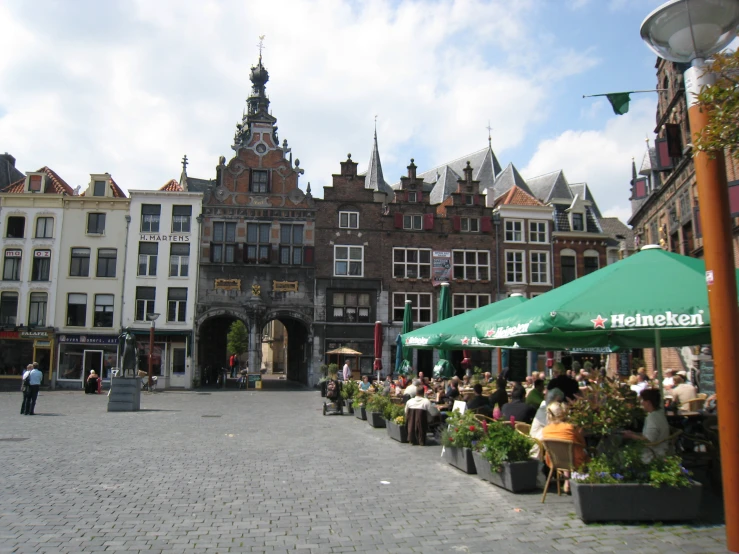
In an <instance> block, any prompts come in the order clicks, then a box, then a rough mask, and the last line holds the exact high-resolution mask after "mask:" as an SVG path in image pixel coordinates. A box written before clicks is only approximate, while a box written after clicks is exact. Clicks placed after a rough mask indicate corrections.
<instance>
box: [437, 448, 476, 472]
mask: <svg viewBox="0 0 739 554" xmlns="http://www.w3.org/2000/svg"><path fill="white" fill-rule="evenodd" d="M444 459H445V460H446V461H447V463H449V464H450V465H453V466H454V467H456V468H457V469H461V470H462V471H464V472H465V473H469V474H470V475H474V474H475V473H477V470H476V469H475V459H474V458H473V457H472V450H471V449H470V448H456V447H454V446H445V447H444Z"/></svg>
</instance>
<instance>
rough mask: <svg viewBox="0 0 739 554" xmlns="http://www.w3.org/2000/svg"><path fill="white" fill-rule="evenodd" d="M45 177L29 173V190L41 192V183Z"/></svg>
mask: <svg viewBox="0 0 739 554" xmlns="http://www.w3.org/2000/svg"><path fill="white" fill-rule="evenodd" d="M42 181H43V177H42V176H41V175H29V176H28V190H30V191H31V192H41V183H42Z"/></svg>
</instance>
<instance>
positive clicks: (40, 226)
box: [36, 217, 54, 239]
mask: <svg viewBox="0 0 739 554" xmlns="http://www.w3.org/2000/svg"><path fill="white" fill-rule="evenodd" d="M53 236H54V218H53V217H39V218H38V219H36V238H37V239H50V238H52V237H53Z"/></svg>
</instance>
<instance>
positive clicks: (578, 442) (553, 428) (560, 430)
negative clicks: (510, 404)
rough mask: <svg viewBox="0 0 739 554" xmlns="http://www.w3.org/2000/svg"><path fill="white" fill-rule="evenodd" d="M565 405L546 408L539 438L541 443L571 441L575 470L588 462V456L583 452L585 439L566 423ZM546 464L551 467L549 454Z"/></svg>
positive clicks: (555, 403)
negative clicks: (572, 443) (545, 417)
mask: <svg viewBox="0 0 739 554" xmlns="http://www.w3.org/2000/svg"><path fill="white" fill-rule="evenodd" d="M566 420H567V405H566V404H564V403H562V402H552V403H551V404H549V406H547V425H546V427H544V429H543V431H542V435H541V438H542V440H543V441H546V440H548V439H553V440H561V441H572V442H574V443H575V446H574V448H573V451H572V456H573V462H574V466H575V467H576V468H578V467H580V466H581V465H582V464H584V463H585V462H587V461H588V455H587V453H586V452H585V439H584V438H583V436H582V433H581V432H580V431H579V430H578V429H576V428H575V426H574V425H572V423H568V422H567V421H566ZM546 463H547V465H548V466H549V467H552V461H551V460H550V458H549V454H548V453H547V455H546ZM569 477H570V476H569V472H565V479H566V481H565V487H564V488H565V492H569V491H570V481H569Z"/></svg>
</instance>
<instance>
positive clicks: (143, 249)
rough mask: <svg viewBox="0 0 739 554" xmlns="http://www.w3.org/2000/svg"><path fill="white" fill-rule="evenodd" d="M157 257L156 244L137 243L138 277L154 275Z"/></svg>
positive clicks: (157, 246) (157, 244) (157, 249)
mask: <svg viewBox="0 0 739 554" xmlns="http://www.w3.org/2000/svg"><path fill="white" fill-rule="evenodd" d="M158 257H159V243H158V242H140V243H139V273H138V274H139V275H150V276H152V275H156V274H157V258H158Z"/></svg>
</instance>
